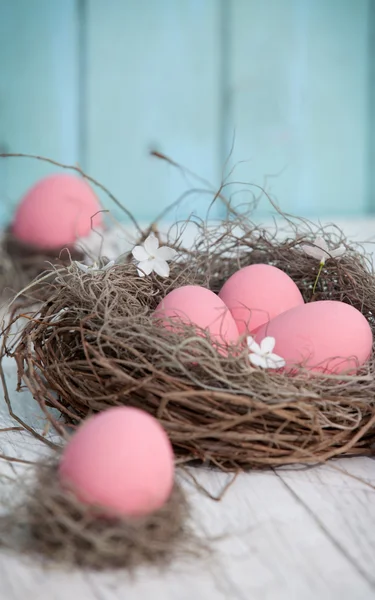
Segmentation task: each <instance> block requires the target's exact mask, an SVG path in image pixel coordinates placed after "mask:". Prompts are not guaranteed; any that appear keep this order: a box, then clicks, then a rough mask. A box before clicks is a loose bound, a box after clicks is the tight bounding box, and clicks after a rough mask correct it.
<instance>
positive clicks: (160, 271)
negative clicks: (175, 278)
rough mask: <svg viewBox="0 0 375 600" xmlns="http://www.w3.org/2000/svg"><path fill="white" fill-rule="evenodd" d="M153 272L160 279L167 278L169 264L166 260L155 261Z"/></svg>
mask: <svg viewBox="0 0 375 600" xmlns="http://www.w3.org/2000/svg"><path fill="white" fill-rule="evenodd" d="M154 271H155V273H157V275H160V277H168V276H169V264H168V263H167V261H166V260H159V259H156V260H155V261H154Z"/></svg>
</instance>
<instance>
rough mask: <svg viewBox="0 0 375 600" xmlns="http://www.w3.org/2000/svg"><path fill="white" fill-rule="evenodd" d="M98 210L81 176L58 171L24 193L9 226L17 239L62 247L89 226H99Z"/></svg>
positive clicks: (28, 242)
mask: <svg viewBox="0 0 375 600" xmlns="http://www.w3.org/2000/svg"><path fill="white" fill-rule="evenodd" d="M100 210H101V207H100V204H99V201H98V199H97V197H96V196H95V194H94V192H93V190H92V189H91V187H90V186H89V185H88V183H87V182H86V181H85V180H84V179H80V178H78V177H75V176H73V175H68V174H66V173H62V174H60V173H59V174H55V175H50V176H49V177H45V178H44V179H41V180H40V181H38V182H37V183H36V184H35V185H34V186H33V187H32V188H31V189H30V190H29V191H28V192H27V193H26V195H25V196H24V197H23V199H22V200H21V202H20V204H19V206H18V208H17V210H16V214H15V216H14V220H13V224H12V228H11V229H12V232H13V234H14V236H15V237H16V238H17V239H18V240H19V241H20V242H23V243H26V244H30V245H32V246H35V247H38V248H46V249H47V248H63V247H66V246H72V245H73V244H74V243H75V241H76V240H77V239H78V238H81V237H86V236H87V235H88V234H89V233H90V231H91V229H92V227H100V226H101V224H102V217H101V214H100V213H98V211H100ZM95 213H98V214H96V216H95V217H94V218H93V219H92V217H93V216H94V215H95Z"/></svg>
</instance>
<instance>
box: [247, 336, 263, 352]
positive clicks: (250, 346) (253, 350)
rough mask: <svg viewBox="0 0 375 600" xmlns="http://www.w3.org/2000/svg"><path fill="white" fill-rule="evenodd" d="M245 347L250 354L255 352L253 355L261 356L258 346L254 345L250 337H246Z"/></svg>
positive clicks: (254, 342)
mask: <svg viewBox="0 0 375 600" xmlns="http://www.w3.org/2000/svg"><path fill="white" fill-rule="evenodd" d="M247 346H248V348H249V350H250V351H251V352H255V354H262V351H261V349H260V346H259V344H257V343H256V341H255V340H254V338H253V337H251V335H249V336H248V337H247Z"/></svg>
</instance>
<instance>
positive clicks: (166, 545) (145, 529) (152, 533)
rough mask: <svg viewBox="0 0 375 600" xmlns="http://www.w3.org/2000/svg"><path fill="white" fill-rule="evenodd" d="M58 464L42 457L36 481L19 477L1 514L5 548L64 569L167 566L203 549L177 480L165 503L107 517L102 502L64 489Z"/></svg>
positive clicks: (197, 553)
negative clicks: (98, 504) (146, 511)
mask: <svg viewBox="0 0 375 600" xmlns="http://www.w3.org/2000/svg"><path fill="white" fill-rule="evenodd" d="M57 465H58V463H57V460H56V458H54V459H53V460H47V461H44V462H43V463H40V464H39V465H37V468H36V472H35V474H33V475H34V476H33V479H32V480H29V478H27V477H26V478H25V477H20V478H19V479H18V480H16V481H17V483H18V488H17V489H16V493H14V490H13V493H12V495H11V498H10V500H9V510H8V511H7V512H5V514H2V515H1V516H0V539H1V541H0V545H1V546H2V547H4V548H7V549H8V550H10V551H14V552H17V553H21V554H25V555H26V556H31V557H35V558H40V559H42V560H43V561H44V562H46V563H51V562H53V563H54V564H58V565H60V566H62V567H65V568H69V569H72V568H77V567H78V568H84V569H95V570H96V571H97V570H105V569H115V568H120V569H127V570H130V571H132V570H133V569H135V568H136V567H138V566H140V565H154V566H158V567H166V566H168V565H169V564H170V562H171V561H172V560H173V559H175V558H176V557H178V556H179V555H181V556H186V557H188V556H190V555H192V556H194V555H200V554H201V553H202V552H203V551H204V550H205V548H204V546H203V543H201V542H200V541H198V538H197V537H196V536H195V535H194V534H193V530H192V528H191V524H190V509H189V506H188V504H187V501H186V498H185V495H184V493H183V491H182V488H181V487H180V485H179V484H177V483H175V485H174V488H173V491H172V493H171V496H170V498H169V499H168V501H167V502H166V504H165V505H164V506H162V507H161V508H160V509H159V510H157V511H155V512H153V513H151V514H149V515H147V516H143V517H138V518H134V517H133V518H126V517H121V518H120V517H118V518H113V517H112V518H109V517H107V516H103V509H101V508H100V507H95V506H87V505H85V504H82V503H81V502H80V501H79V500H77V498H76V497H75V496H74V495H73V494H70V493H68V492H67V491H66V490H63V489H62V488H61V485H60V482H59V478H58V474H57V471H58V466H57ZM15 498H17V500H16V502H15V500H14V499H15ZM3 508H4V507H3ZM104 515H105V513H104Z"/></svg>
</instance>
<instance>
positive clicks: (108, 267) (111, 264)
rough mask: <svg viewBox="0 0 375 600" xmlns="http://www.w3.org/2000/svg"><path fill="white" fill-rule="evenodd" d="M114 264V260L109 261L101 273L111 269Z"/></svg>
mask: <svg viewBox="0 0 375 600" xmlns="http://www.w3.org/2000/svg"><path fill="white" fill-rule="evenodd" d="M114 264H115V261H114V260H110V261H109V262H108V263H107V264H106V265H105V266H104V267H103V269H102V270H103V271H108V269H111V268H112V267H113V266H114Z"/></svg>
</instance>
